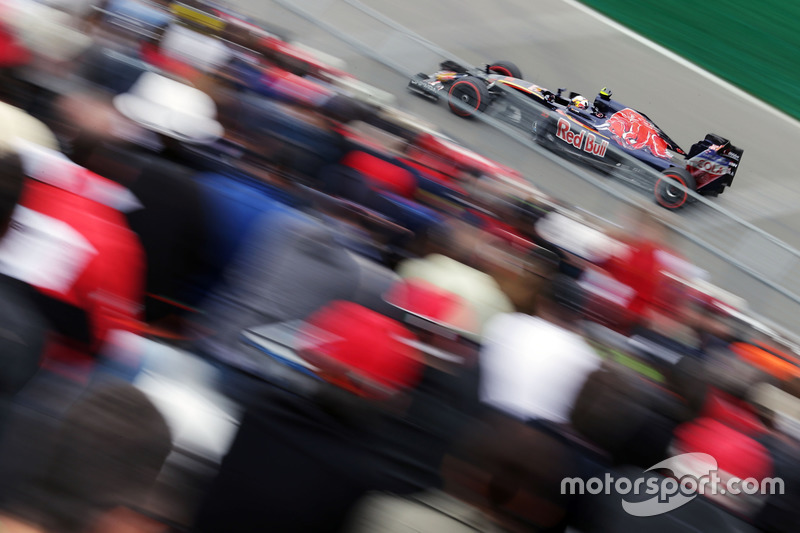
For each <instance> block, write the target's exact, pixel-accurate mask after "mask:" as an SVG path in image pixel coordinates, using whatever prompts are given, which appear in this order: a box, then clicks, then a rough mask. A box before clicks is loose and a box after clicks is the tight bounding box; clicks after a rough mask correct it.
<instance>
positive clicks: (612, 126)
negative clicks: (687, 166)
mask: <svg viewBox="0 0 800 533" xmlns="http://www.w3.org/2000/svg"><path fill="white" fill-rule="evenodd" d="M606 127H607V128H608V131H610V132H611V133H612V134H613V135H614V136H615V137H616V138H617V140H618V141H619V143H620V144H621V145H622V146H625V147H626V148H629V149H631V150H642V149H644V150H647V151H649V152H650V153H651V154H653V155H654V156H656V157H669V154H668V153H667V142H666V141H665V140H664V139H662V138H661V137H660V136H659V135H658V131H657V130H656V129H655V127H653V125H652V124H651V123H650V121H649V120H647V119H646V118H644V117H643V116H642V115H641V114H640V113H638V112H637V111H634V110H633V109H630V108H627V109H623V110H622V111H617V112H616V113H614V114H613V115H611V116H610V117H609V118H608V120H607V121H606Z"/></svg>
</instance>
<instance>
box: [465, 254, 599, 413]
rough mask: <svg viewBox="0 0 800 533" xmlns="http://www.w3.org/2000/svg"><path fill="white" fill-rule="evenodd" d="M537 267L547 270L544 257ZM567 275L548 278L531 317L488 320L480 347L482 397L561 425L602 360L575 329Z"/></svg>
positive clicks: (574, 302)
mask: <svg viewBox="0 0 800 533" xmlns="http://www.w3.org/2000/svg"><path fill="white" fill-rule="evenodd" d="M540 261H542V262H546V265H543V266H542V267H541V268H542V269H543V271H547V270H545V269H550V272H552V269H553V268H554V267H553V266H552V263H549V261H547V260H546V259H541V258H540ZM574 288H575V285H574V284H573V283H572V282H569V281H567V280H566V278H557V279H556V280H547V281H545V282H544V283H543V286H542V288H541V292H540V293H539V294H537V295H536V306H535V307H536V315H527V314H523V313H511V314H503V315H499V316H497V317H496V318H495V319H494V320H492V322H491V323H490V324H489V326H488V328H487V333H486V335H485V336H484V344H483V349H482V351H481V358H480V361H481V399H482V401H483V402H485V403H486V404H488V405H490V406H492V407H495V408H497V409H499V410H501V411H503V412H505V413H507V414H509V415H511V416H514V417H517V418H519V419H521V420H528V421H536V420H539V421H543V422H546V423H555V424H564V423H568V422H569V419H570V412H571V410H572V408H573V406H574V404H575V400H576V398H577V396H578V393H579V392H580V389H581V387H582V386H583V384H584V382H585V381H586V378H587V377H588V376H589V374H591V373H592V372H593V371H595V370H596V369H598V368H599V367H600V365H601V359H600V357H599V356H598V355H597V353H595V351H594V350H593V349H592V348H591V347H590V346H589V345H588V344H587V343H586V341H585V340H584V339H583V338H582V337H581V336H580V335H579V334H578V333H576V332H575V320H576V318H577V316H578V315H577V313H576V310H575V309H576V308H579V307H580V302H579V301H578V300H577V299H576V296H575V295H576V294H578V293H577V292H575V293H572V290H573V289H574Z"/></svg>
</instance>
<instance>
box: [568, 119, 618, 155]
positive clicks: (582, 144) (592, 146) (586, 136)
mask: <svg viewBox="0 0 800 533" xmlns="http://www.w3.org/2000/svg"><path fill="white" fill-rule="evenodd" d="M556 137H558V138H559V139H561V140H562V141H564V142H565V143H567V144H571V145H572V146H574V147H575V148H577V149H578V150H583V151H584V152H586V153H587V154H592V155H596V156H597V157H604V156H605V155H606V149H607V148H608V141H603V140H600V141H598V140H597V137H595V136H594V134H592V133H589V132H588V131H586V130H581V132H580V133H575V132H574V131H572V129H571V127H570V123H569V121H568V120H567V119H565V118H560V119H558V126H556Z"/></svg>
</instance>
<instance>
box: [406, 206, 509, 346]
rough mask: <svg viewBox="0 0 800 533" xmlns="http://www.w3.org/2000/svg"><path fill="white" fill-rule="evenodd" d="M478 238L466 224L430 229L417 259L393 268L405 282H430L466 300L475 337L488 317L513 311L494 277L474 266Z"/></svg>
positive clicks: (455, 222)
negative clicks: (474, 321)
mask: <svg viewBox="0 0 800 533" xmlns="http://www.w3.org/2000/svg"><path fill="white" fill-rule="evenodd" d="M482 238H483V235H482V234H481V232H480V230H478V229H476V228H473V227H472V226H469V225H468V224H466V223H463V222H459V221H452V222H448V223H445V224H442V225H441V226H440V227H439V228H434V229H432V230H431V232H430V235H429V239H428V242H427V249H425V250H424V251H423V257H422V258H421V259H409V260H406V261H404V262H402V263H400V264H399V265H398V267H397V273H398V274H400V276H401V277H403V278H405V279H409V280H422V281H425V282H427V283H431V284H433V285H435V286H437V287H439V288H441V289H443V290H445V291H448V292H452V293H454V294H457V295H458V296H460V297H461V298H463V299H464V300H465V301H467V302H468V303H469V305H470V306H471V307H472V308H473V309H474V310H475V312H476V314H477V318H478V324H477V328H476V332H477V335H478V336H480V335H482V334H483V332H484V328H485V327H486V324H487V323H488V322H489V320H490V319H491V318H492V317H494V316H495V315H497V314H500V313H510V312H512V311H513V310H514V306H513V304H512V303H511V300H509V298H508V296H506V294H505V293H504V292H503V291H502V290H501V289H500V287H499V285H498V284H497V282H496V281H495V280H494V278H492V277H491V276H489V275H488V274H486V273H485V272H482V271H480V270H478V269H477V268H475V267H474V265H475V263H476V261H477V259H478V252H477V251H478V246H479V244H481V242H482V241H481V239H482Z"/></svg>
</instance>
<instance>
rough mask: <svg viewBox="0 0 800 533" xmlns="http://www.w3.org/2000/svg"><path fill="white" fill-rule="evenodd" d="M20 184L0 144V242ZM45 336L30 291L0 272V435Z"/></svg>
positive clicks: (14, 158) (13, 161)
mask: <svg viewBox="0 0 800 533" xmlns="http://www.w3.org/2000/svg"><path fill="white" fill-rule="evenodd" d="M24 182H25V174H24V171H23V168H22V161H21V160H20V158H19V156H18V155H17V154H16V153H15V152H14V151H13V150H11V149H10V147H9V146H8V145H7V144H4V143H0V243H2V242H3V237H4V236H5V234H6V231H7V229H8V226H9V224H10V223H11V220H12V218H11V215H12V213H13V211H14V209H15V208H16V206H17V202H18V201H19V199H20V196H21V195H22V190H23V185H24ZM0 246H1V244H0ZM47 333H48V324H47V323H46V321H45V319H44V317H43V315H42V313H41V312H40V310H39V309H38V307H37V305H36V296H35V293H34V290H33V288H32V287H31V286H29V285H28V284H26V283H24V282H22V281H19V280H17V279H14V278H11V277H9V276H7V275H5V274H3V273H0V354H2V356H1V357H0V433H2V432H4V431H5V424H6V417H7V416H8V410H9V404H10V401H11V399H12V398H13V396H14V395H15V394H16V393H17V392H18V391H19V390H20V389H21V388H22V387H23V386H24V385H25V384H26V383H27V382H28V380H29V379H30V378H31V377H32V376H33V375H34V374H35V373H36V371H37V369H38V368H39V360H40V358H41V356H42V353H43V350H44V345H45V341H46V336H47Z"/></svg>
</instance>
